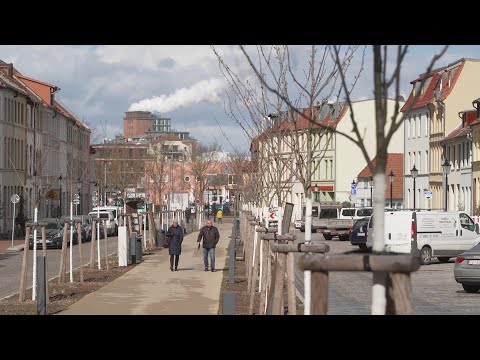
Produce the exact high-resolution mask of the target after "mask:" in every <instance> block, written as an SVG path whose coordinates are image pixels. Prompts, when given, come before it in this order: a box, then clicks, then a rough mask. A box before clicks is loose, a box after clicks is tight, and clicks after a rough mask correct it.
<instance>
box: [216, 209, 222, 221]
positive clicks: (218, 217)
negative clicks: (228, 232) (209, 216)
mask: <svg viewBox="0 0 480 360" xmlns="http://www.w3.org/2000/svg"><path fill="white" fill-rule="evenodd" d="M222 217H223V211H222V208H220V209H218V211H217V220H218V223H219V224H221V223H222Z"/></svg>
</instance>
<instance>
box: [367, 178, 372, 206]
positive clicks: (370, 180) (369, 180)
mask: <svg viewBox="0 0 480 360" xmlns="http://www.w3.org/2000/svg"><path fill="white" fill-rule="evenodd" d="M368 183H369V185H370V206H373V177H372V176H370V179H368Z"/></svg>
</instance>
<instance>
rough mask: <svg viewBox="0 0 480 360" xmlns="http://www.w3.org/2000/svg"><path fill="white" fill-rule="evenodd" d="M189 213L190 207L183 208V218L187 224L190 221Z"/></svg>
mask: <svg viewBox="0 0 480 360" xmlns="http://www.w3.org/2000/svg"><path fill="white" fill-rule="evenodd" d="M190 215H191V212H190V208H188V207H187V208H185V219H187V224H188V223H189V222H190Z"/></svg>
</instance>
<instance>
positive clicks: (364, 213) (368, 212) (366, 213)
mask: <svg viewBox="0 0 480 360" xmlns="http://www.w3.org/2000/svg"><path fill="white" fill-rule="evenodd" d="M372 210H373V209H359V210H358V211H357V215H358V216H371V215H372Z"/></svg>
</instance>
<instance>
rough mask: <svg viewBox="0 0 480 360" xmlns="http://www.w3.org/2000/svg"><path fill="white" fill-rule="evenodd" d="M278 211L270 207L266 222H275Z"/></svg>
mask: <svg viewBox="0 0 480 360" xmlns="http://www.w3.org/2000/svg"><path fill="white" fill-rule="evenodd" d="M277 214H278V209H277V208H276V207H271V208H269V209H268V221H277V220H278V217H277Z"/></svg>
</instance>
